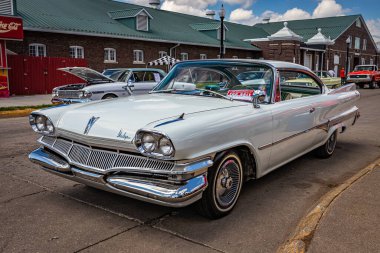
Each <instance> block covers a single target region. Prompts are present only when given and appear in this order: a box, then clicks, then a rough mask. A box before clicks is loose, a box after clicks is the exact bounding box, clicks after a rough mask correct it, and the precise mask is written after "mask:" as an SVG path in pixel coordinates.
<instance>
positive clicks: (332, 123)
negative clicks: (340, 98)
mask: <svg viewBox="0 0 380 253" xmlns="http://www.w3.org/2000/svg"><path fill="white" fill-rule="evenodd" d="M358 115H360V114H359V112H358V109H355V110H350V111H349V112H348V113H345V114H343V115H340V116H338V117H336V118H332V119H330V120H328V121H327V122H325V123H322V124H320V125H318V126H315V127H312V128H309V129H307V130H304V131H302V132H299V133H296V134H293V135H290V136H288V137H285V138H283V139H280V140H277V141H275V142H272V143H269V144H265V145H263V146H260V147H259V148H258V149H259V150H264V149H267V148H270V147H272V146H274V145H277V144H280V143H282V142H284V141H287V140H289V139H292V138H295V137H297V136H299V135H302V134H305V133H308V132H310V131H312V130H314V129H323V130H325V131H326V132H328V130H329V129H330V128H331V127H333V126H335V125H337V124H339V123H342V122H343V121H346V120H348V119H350V118H353V117H355V119H354V122H353V124H355V121H356V119H357V118H358Z"/></svg>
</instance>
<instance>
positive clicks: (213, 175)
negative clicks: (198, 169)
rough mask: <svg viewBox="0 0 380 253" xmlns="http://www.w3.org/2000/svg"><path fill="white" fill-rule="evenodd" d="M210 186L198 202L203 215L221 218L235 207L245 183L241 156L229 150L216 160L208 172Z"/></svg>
mask: <svg viewBox="0 0 380 253" xmlns="http://www.w3.org/2000/svg"><path fill="white" fill-rule="evenodd" d="M208 182H209V186H208V187H207V188H206V190H205V191H204V193H203V196H202V199H201V200H200V201H199V202H198V208H199V211H200V212H201V214H202V215H204V216H206V217H208V218H211V219H217V218H221V217H223V216H225V215H227V214H228V213H230V212H231V210H232V209H233V208H234V207H235V204H236V202H237V199H238V197H239V195H240V191H241V187H242V184H243V167H242V163H241V160H240V158H239V156H238V155H237V154H236V153H235V152H233V151H230V152H227V153H226V154H224V155H223V156H222V157H221V158H220V159H218V160H217V161H215V164H214V166H212V167H211V168H210V169H209V173H208Z"/></svg>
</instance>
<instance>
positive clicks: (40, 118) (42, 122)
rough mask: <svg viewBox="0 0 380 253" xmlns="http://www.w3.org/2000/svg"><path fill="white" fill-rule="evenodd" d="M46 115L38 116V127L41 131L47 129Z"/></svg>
mask: <svg viewBox="0 0 380 253" xmlns="http://www.w3.org/2000/svg"><path fill="white" fill-rule="evenodd" d="M45 124H46V117H44V116H37V117H36V127H37V129H38V130H39V131H45V130H46V126H45Z"/></svg>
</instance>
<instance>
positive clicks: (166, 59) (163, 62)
mask: <svg viewBox="0 0 380 253" xmlns="http://www.w3.org/2000/svg"><path fill="white" fill-rule="evenodd" d="M179 61H180V60H177V59H175V58H173V57H170V56H168V55H167V56H164V57H161V58H159V59H157V60H154V61H151V62H149V63H148V65H149V66H159V65H161V66H162V65H167V66H173V65H174V64H175V63H177V62H179Z"/></svg>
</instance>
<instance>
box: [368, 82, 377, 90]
mask: <svg viewBox="0 0 380 253" xmlns="http://www.w3.org/2000/svg"><path fill="white" fill-rule="evenodd" d="M376 86H377V83H376V82H375V81H372V82H371V83H370V84H369V88H370V89H375V88H376Z"/></svg>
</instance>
